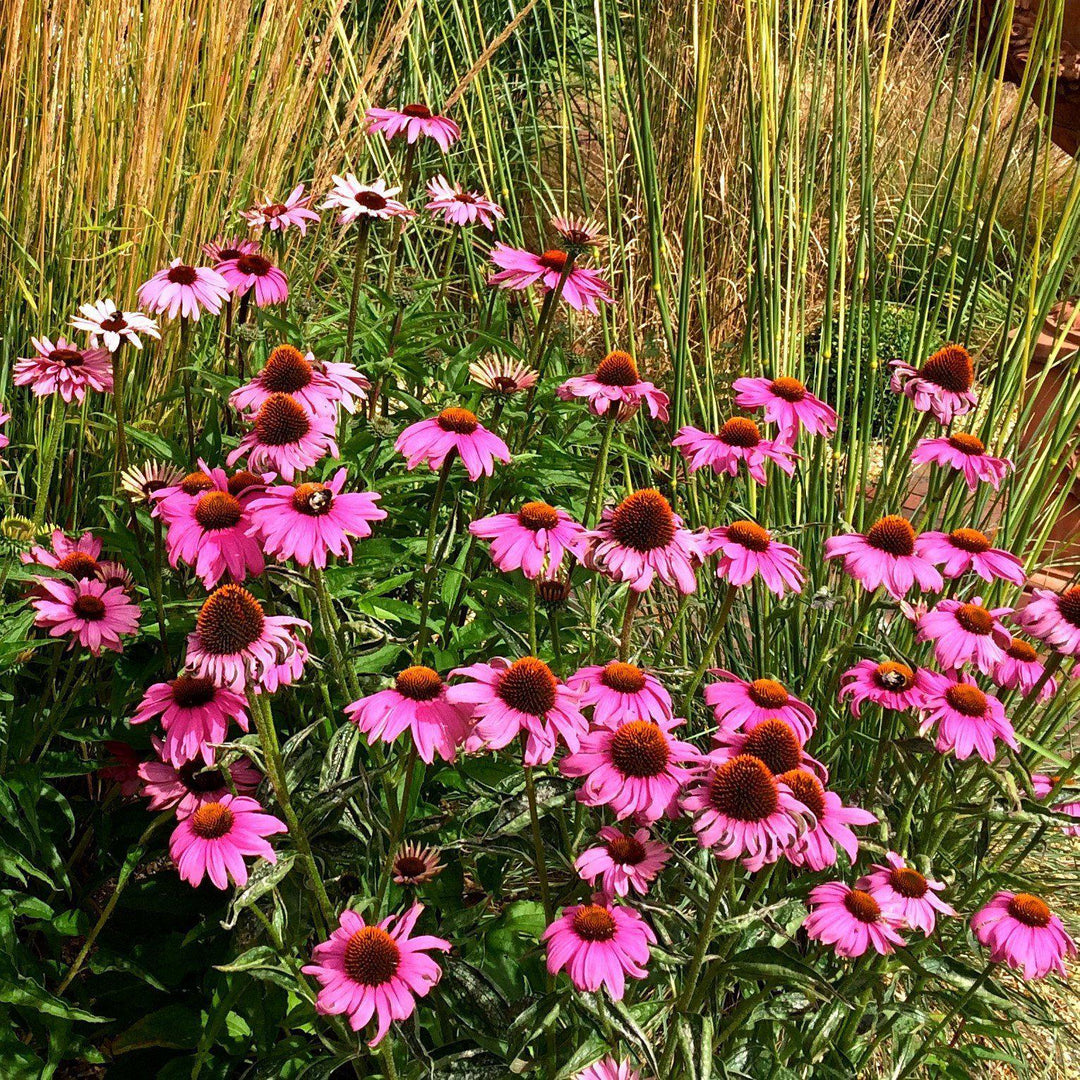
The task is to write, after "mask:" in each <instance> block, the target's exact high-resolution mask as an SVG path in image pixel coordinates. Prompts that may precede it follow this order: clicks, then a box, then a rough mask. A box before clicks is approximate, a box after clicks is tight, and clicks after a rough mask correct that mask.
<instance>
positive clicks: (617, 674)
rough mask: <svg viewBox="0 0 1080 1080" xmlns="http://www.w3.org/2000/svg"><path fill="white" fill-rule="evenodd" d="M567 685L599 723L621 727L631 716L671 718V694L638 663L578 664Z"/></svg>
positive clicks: (655, 719) (653, 718)
mask: <svg viewBox="0 0 1080 1080" xmlns="http://www.w3.org/2000/svg"><path fill="white" fill-rule="evenodd" d="M566 685H567V686H569V687H570V688H571V689H572V690H576V691H577V692H578V694H579V695H580V697H579V699H578V705H579V706H580V707H581V708H582V709H587V708H591V709H592V711H593V713H592V722H593V724H595V725H597V726H603V727H613V728H615V727H619V725H620V724H624V723H626V722H627V721H628V720H653V721H656V722H657V723H659V722H660V721H661V720H670V719H671V718H672V716H673V715H674V713H673V712H672V709H671V695H670V694H669V693H668V692H667V691H666V690H665V689H664V687H663V684H662V683H661V682H660V680H659V679H658V678H657V677H656V676H655V675H653V674H652V672H649V671H643V670H642V669H641V668H639V667H638V666H637V664H628V663H625V662H624V661H622V660H612V661H611V662H610V663H607V664H596V665H593V666H590V667H583V668H579V669H578V670H577V671H575V672H574V674H573V675H571V676H570V678H568V679H567V680H566Z"/></svg>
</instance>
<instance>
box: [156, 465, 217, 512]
mask: <svg viewBox="0 0 1080 1080" xmlns="http://www.w3.org/2000/svg"><path fill="white" fill-rule="evenodd" d="M213 472H214V470H213V469H212V468H211V467H210V466H209V465H207V464H206V462H205V461H203V460H202V458H200V459H199V467H198V468H197V469H195V470H194V471H193V472H189V473H185V474H182V475H181V476H180V478H179V479H178V480H177V481H175V482H174V483H170V484H166V485H165V486H164V487H157V488H155V489H154V490H153V491H151V492H150V493H149V502H150V503H151V505H152V506H153V510H151V512H150V513H151V516H152V517H160V518H161V519H162V520H163V521H169V520H170V519H171V518H173V517H176V516H178V515H180V514H182V513H184V512H186V510H187V508H188V504H189V503H190V502H191V501H193V500H194V499H196V498H197V497H198V496H199V495H201V494H202V493H203V492H204V491H214V490H215V489H217V490H225V489H226V488H227V487H228V483H229V482H228V479H227V478H226V476H225V470H224V469H219V470H217V472H218V475H217V476H214V475H211V474H212V473H213Z"/></svg>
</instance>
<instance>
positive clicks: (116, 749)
mask: <svg viewBox="0 0 1080 1080" xmlns="http://www.w3.org/2000/svg"><path fill="white" fill-rule="evenodd" d="M102 745H103V746H104V748H105V752H106V753H107V754H108V755H109V757H108V759H107V763H106V764H105V765H103V766H102V767H101V768H100V769H98V770H97V774H98V776H100V777H101V778H102V780H111V781H112V782H113V783H114V784H116V785H117V786H118V787H119V789H120V794H121V795H123V796H124V797H125V798H126V797H127V796H129V795H137V794H138V793H139V789H140V788H141V787H142V779H141V778H140V776H139V766H140V765H141V764H142V762H141V761H140V759H139V755H138V754H136V753H135V751H134V749H133V748H132V747H130V746H129V745H128V744H127V743H125V742H116V741H115V740H113V739H109V740H107V741H106V742H105V743H103V744H102Z"/></svg>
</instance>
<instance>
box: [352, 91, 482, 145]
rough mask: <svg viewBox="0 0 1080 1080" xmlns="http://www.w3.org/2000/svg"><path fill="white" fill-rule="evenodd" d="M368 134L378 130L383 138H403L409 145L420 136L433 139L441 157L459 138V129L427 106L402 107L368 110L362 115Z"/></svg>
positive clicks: (448, 119)
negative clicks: (400, 136) (399, 136)
mask: <svg viewBox="0 0 1080 1080" xmlns="http://www.w3.org/2000/svg"><path fill="white" fill-rule="evenodd" d="M364 119H365V120H366V121H367V125H368V131H369V132H376V131H381V132H382V133H383V136H384V137H385V138H386V139H387V140H390V139H393V138H394V137H395V136H397V135H404V136H405V138H406V139H407V140H408V142H410V143H414V142H416V140H417V139H419V138H420V136H421V135H424V136H426V137H427V138H429V139H434V140H435V142H436V144H437V145H438V147H439V149H440V150H441V151H442V152H443V153H444V154H445V153H446V151H447V150H449V149H450V144H451V143H453V142H457V140H458V139H460V138H461V128H459V127H458V126H457V124H455V123H454V121H453V120H451V119H450V118H449V117H448V116H437V115H436V114H435V113H433V112H432V111H431V109H430V108H429V107H428V106H427V105H422V104H419V103H416V104H412V105H403V106H402V107H401V108H400V109H376V108H371V109H368V110H367V112H366V113H365V114H364Z"/></svg>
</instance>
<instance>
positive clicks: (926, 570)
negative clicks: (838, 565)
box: [825, 514, 945, 600]
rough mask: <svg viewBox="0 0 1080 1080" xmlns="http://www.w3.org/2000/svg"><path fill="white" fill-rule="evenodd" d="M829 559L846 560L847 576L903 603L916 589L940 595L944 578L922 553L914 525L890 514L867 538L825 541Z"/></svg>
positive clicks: (850, 535) (859, 535)
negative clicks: (882, 589)
mask: <svg viewBox="0 0 1080 1080" xmlns="http://www.w3.org/2000/svg"><path fill="white" fill-rule="evenodd" d="M825 558H826V559H842V560H843V567H844V572H845V573H846V574H848V575H849V576H850V577H853V578H855V580H856V581H860V582H862V584H863V586H864V587H865V588H866V589H867V590H869V591H870V592H873V591H874V590H875V589H876V588H878V586H881V585H883V586H884V587H885V590H886V592H888V593H889V594H890V595H891V596H893V597H894V598H895V599H897V600H902V599H903V598H904V596H905V595H906V594H907V593H908V592H910V590H911V587H912V586H913V585H918V587H919V588H920V589H921V590H923V591H924V592H927V591H928V592H940V591H941V589H942V588H943V587H944V584H945V583H944V582H943V581H942V579H941V574H939V573H938V571H937V570H936V569H935V568H934V565H933V563H931V562H930V560H929V559H928V558H927V557H926V556H925V555H922V554H920V553H919V548H918V537H917V536H916V534H915V530H914V529H913V528H912V527H911V522H910V521H908V519H907V518H905V517H901V516H900V515H899V514H889V515H887V516H886V517H883V518H880V519H879V520H878V521H876V522H874V524H873V525H871V526H870V529H869V530H868V531H867V532H866V534H865V535H864V534H862V533H848V534H847V535H846V536H831V537H829V539H828V540H826V541H825Z"/></svg>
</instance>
